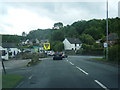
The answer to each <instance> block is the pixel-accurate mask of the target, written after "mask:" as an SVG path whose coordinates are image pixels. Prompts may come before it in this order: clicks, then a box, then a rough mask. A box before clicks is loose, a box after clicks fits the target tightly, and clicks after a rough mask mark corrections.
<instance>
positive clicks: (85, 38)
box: [79, 34, 95, 45]
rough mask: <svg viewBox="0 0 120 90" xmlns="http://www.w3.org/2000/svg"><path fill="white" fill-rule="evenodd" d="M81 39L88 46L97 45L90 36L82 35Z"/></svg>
mask: <svg viewBox="0 0 120 90" xmlns="http://www.w3.org/2000/svg"><path fill="white" fill-rule="evenodd" d="M79 38H80V40H81V41H82V42H83V43H86V44H89V45H92V44H94V43H95V40H94V38H93V37H92V36H91V35H89V34H82V35H80V36H79Z"/></svg>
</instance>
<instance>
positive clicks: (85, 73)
mask: <svg viewBox="0 0 120 90" xmlns="http://www.w3.org/2000/svg"><path fill="white" fill-rule="evenodd" d="M76 68H77V69H79V70H80V71H82V72H83V73H84V74H86V75H88V73H87V72H86V71H84V70H83V69H81V68H79V67H77V66H76Z"/></svg>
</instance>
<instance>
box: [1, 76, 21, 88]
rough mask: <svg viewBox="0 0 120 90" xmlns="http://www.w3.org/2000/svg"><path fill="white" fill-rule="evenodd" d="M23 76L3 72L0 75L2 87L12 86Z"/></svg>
mask: <svg viewBox="0 0 120 90" xmlns="http://www.w3.org/2000/svg"><path fill="white" fill-rule="evenodd" d="M22 79H23V76H21V75H13V74H6V75H5V74H3V75H2V88H13V87H15V86H16V85H17V84H18V83H19V82H20V81H21V80H22Z"/></svg>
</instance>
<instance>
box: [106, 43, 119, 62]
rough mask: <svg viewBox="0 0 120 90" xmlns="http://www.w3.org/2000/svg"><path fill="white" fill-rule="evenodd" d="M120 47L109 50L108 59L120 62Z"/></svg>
mask: <svg viewBox="0 0 120 90" xmlns="http://www.w3.org/2000/svg"><path fill="white" fill-rule="evenodd" d="M119 48H120V45H114V46H112V47H109V48H108V59H109V60H111V61H120V52H119Z"/></svg>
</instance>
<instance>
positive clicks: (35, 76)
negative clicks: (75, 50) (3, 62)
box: [8, 56, 120, 90]
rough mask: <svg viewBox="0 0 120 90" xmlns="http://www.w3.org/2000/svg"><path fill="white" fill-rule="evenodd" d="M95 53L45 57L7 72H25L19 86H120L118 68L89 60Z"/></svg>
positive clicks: (107, 89)
mask: <svg viewBox="0 0 120 90" xmlns="http://www.w3.org/2000/svg"><path fill="white" fill-rule="evenodd" d="M93 57H94V56H92V57H91V56H69V57H68V58H66V59H64V60H55V61H54V60H52V57H51V58H45V59H44V60H42V61H41V62H40V63H38V64H37V65H35V66H32V67H23V68H19V69H14V70H12V69H10V70H8V73H15V74H20V75H24V76H25V79H24V80H23V81H22V82H21V83H19V84H18V85H17V86H16V88H103V89H105V90H109V89H111V88H113V89H114V88H118V87H119V86H120V85H119V84H120V83H119V82H118V81H119V76H120V74H119V73H118V68H117V67H114V66H111V65H108V64H103V63H96V62H93V61H92V62H91V61H89V60H88V59H89V58H93Z"/></svg>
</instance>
